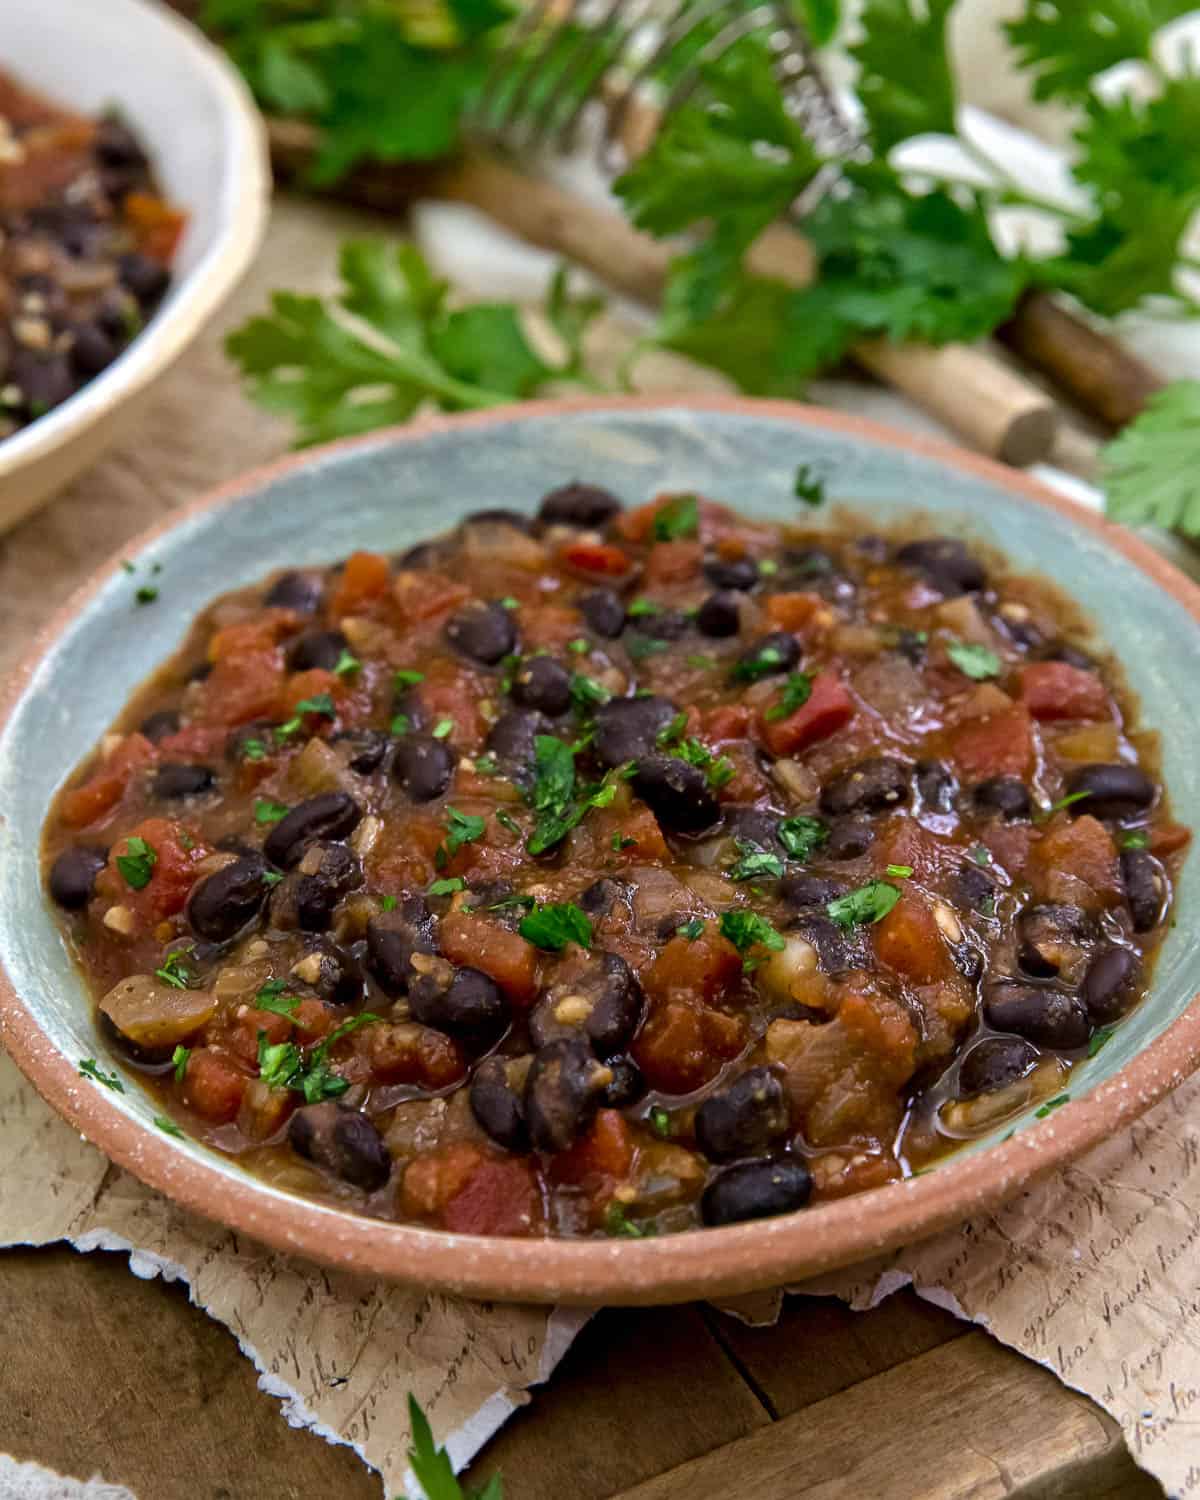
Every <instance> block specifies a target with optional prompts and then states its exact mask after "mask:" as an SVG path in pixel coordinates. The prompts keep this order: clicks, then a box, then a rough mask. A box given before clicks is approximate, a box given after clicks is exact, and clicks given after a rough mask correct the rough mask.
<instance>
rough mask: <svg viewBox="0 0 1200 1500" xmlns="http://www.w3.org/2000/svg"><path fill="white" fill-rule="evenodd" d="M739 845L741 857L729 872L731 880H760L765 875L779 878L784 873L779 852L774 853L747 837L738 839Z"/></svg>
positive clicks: (774, 878)
mask: <svg viewBox="0 0 1200 1500" xmlns="http://www.w3.org/2000/svg"><path fill="white" fill-rule="evenodd" d="M737 847H738V852H739V854H740V855H741V858H740V859H739V860H738V862H737V863H736V864H735V865H734V866H733V868H732V869H731V870H730V872H729V878H730V879H731V880H760V879H762V878H764V877H766V878H768V879H773V880H778V879H779V877H780V876H781V875H782V874H783V861H782V860H781V859H780V857H779V856H778V854H772V853H771V852H770V851H769V850H767V849H762V848H760V847H759V846H758V845H757V844H754V843H751V842H750V841H748V840H747V839H738V840H737Z"/></svg>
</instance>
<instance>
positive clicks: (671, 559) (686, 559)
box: [642, 542, 704, 585]
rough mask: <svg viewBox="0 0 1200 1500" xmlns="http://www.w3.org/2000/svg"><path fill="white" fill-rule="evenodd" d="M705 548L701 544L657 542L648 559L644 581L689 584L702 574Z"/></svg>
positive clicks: (644, 571) (652, 583)
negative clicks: (701, 568)
mask: <svg viewBox="0 0 1200 1500" xmlns="http://www.w3.org/2000/svg"><path fill="white" fill-rule="evenodd" d="M703 561H704V548H703V547H702V546H701V544H700V543H699V542H655V544H654V546H653V547H651V548H650V551H649V553H648V554H647V557H646V565H645V568H644V570H643V574H642V577H643V580H644V581H645V582H646V583H647V584H649V585H654V584H660V583H687V582H689V581H690V580H691V579H693V578H696V577H698V576H699V574H700V567H701V564H702V563H703Z"/></svg>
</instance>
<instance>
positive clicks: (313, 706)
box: [293, 693, 337, 719]
mask: <svg viewBox="0 0 1200 1500" xmlns="http://www.w3.org/2000/svg"><path fill="white" fill-rule="evenodd" d="M293 712H294V713H295V715H296V717H297V718H299V717H300V716H301V715H302V714H320V716H321V717H322V718H323V719H336V718H337V709H336V708H334V706H333V699H332V697H331V696H330V695H329V694H328V693H316V694H314V695H313V697H311V698H301V700H300V702H299V703H297V704H296V707H295V709H294V710H293Z"/></svg>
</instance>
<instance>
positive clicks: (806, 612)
mask: <svg viewBox="0 0 1200 1500" xmlns="http://www.w3.org/2000/svg"><path fill="white" fill-rule="evenodd" d="M763 608H764V609H765V610H766V613H767V619H768V620H770V622H771V624H772V625H774V626H775V627H776V628H777V629H779V630H791V631H794V632H795V633H796V634H797V635H799V636H805V635H807V634H808V633H809V631H810V628H811V627H812V626H813V625H814V624H816V623H817V622H818V620H819V619H820V618H824V619H825V620H829V619H831V618H832V616H831V614H830V610H829V606H828V604H826V602H825V601H824V599H822V598H821V596H820V594H800V593H797V594H770V595H768V597H767V598H766V599H764V600H763Z"/></svg>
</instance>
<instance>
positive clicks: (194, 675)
mask: <svg viewBox="0 0 1200 1500" xmlns="http://www.w3.org/2000/svg"><path fill="white" fill-rule="evenodd" d="M212 669H213V663H212V662H211V661H198V662H197V663H196V665H195V666H194V667H193V668H192V669H191V671H190V672H189V673H188V681H189V682H203V681H204V679H205V678H206V677H211V676H212Z"/></svg>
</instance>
